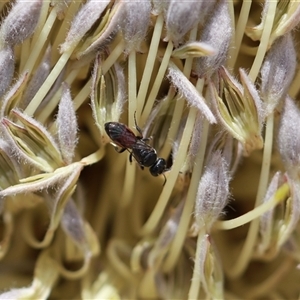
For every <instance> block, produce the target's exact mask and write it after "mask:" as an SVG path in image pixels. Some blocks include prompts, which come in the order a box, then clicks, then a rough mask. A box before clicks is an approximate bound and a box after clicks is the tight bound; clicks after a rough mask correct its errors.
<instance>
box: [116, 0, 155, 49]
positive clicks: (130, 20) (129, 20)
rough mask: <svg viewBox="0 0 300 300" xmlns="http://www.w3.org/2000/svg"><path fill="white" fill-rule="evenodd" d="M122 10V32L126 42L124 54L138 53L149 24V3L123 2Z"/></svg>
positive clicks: (147, 0) (145, 0)
mask: <svg viewBox="0 0 300 300" xmlns="http://www.w3.org/2000/svg"><path fill="white" fill-rule="evenodd" d="M124 10H125V18H124V21H123V25H122V30H123V32H124V38H125V41H126V46H125V52H126V53H129V52H131V51H132V50H137V51H138V50H139V48H140V43H141V42H142V41H143V40H144V38H145V36H146V33H147V30H148V27H149V24H150V13H151V2H150V1H149V0H138V1H129V2H125V3H124Z"/></svg>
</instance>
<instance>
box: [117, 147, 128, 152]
mask: <svg viewBox="0 0 300 300" xmlns="http://www.w3.org/2000/svg"><path fill="white" fill-rule="evenodd" d="M115 150H116V151H117V152H118V153H122V152H124V151H125V150H126V148H121V149H119V148H118V147H115Z"/></svg>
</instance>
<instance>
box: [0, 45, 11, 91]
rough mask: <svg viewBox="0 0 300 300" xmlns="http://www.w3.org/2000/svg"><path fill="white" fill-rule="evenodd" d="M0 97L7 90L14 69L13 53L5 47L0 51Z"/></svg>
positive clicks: (9, 48)
mask: <svg viewBox="0 0 300 300" xmlns="http://www.w3.org/2000/svg"><path fill="white" fill-rule="evenodd" d="M0 66H1V68H0V97H1V96H2V95H3V94H4V93H5V92H6V90H7V89H8V87H9V85H10V83H11V81H12V78H13V75H14V69H15V58H14V51H13V49H12V48H11V47H9V46H7V47H4V48H3V49H1V50H0Z"/></svg>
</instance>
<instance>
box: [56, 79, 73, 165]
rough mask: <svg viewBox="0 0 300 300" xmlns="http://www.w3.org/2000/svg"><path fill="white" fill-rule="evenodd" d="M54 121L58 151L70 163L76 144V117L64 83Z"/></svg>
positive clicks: (67, 88) (68, 90) (69, 94)
mask: <svg viewBox="0 0 300 300" xmlns="http://www.w3.org/2000/svg"><path fill="white" fill-rule="evenodd" d="M56 122H57V130H58V133H57V135H58V141H59V146H60V151H61V154H62V157H63V159H64V161H65V162H66V163H67V164H70V163H71V162H72V159H73V157H74V154H75V147H76V144H77V119H76V114H75V109H74V105H73V101H72V98H71V93H70V89H69V87H68V86H67V85H66V84H63V89H62V96H61V100H60V103H59V106H58V114H57V119H56Z"/></svg>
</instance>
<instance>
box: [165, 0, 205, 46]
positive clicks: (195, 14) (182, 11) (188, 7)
mask: <svg viewBox="0 0 300 300" xmlns="http://www.w3.org/2000/svg"><path fill="white" fill-rule="evenodd" d="M202 5H203V1H199V0H198V1H189V0H181V1H178V0H171V1H170V4H169V6H168V9H167V13H166V27H167V37H166V38H165V40H166V41H168V40H171V41H172V42H173V43H174V45H175V46H177V45H178V44H179V43H180V42H181V41H182V39H183V37H184V35H185V34H186V33H187V32H188V31H190V30H191V29H193V28H194V27H195V26H196V25H197V23H198V22H199V16H201V7H202Z"/></svg>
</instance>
